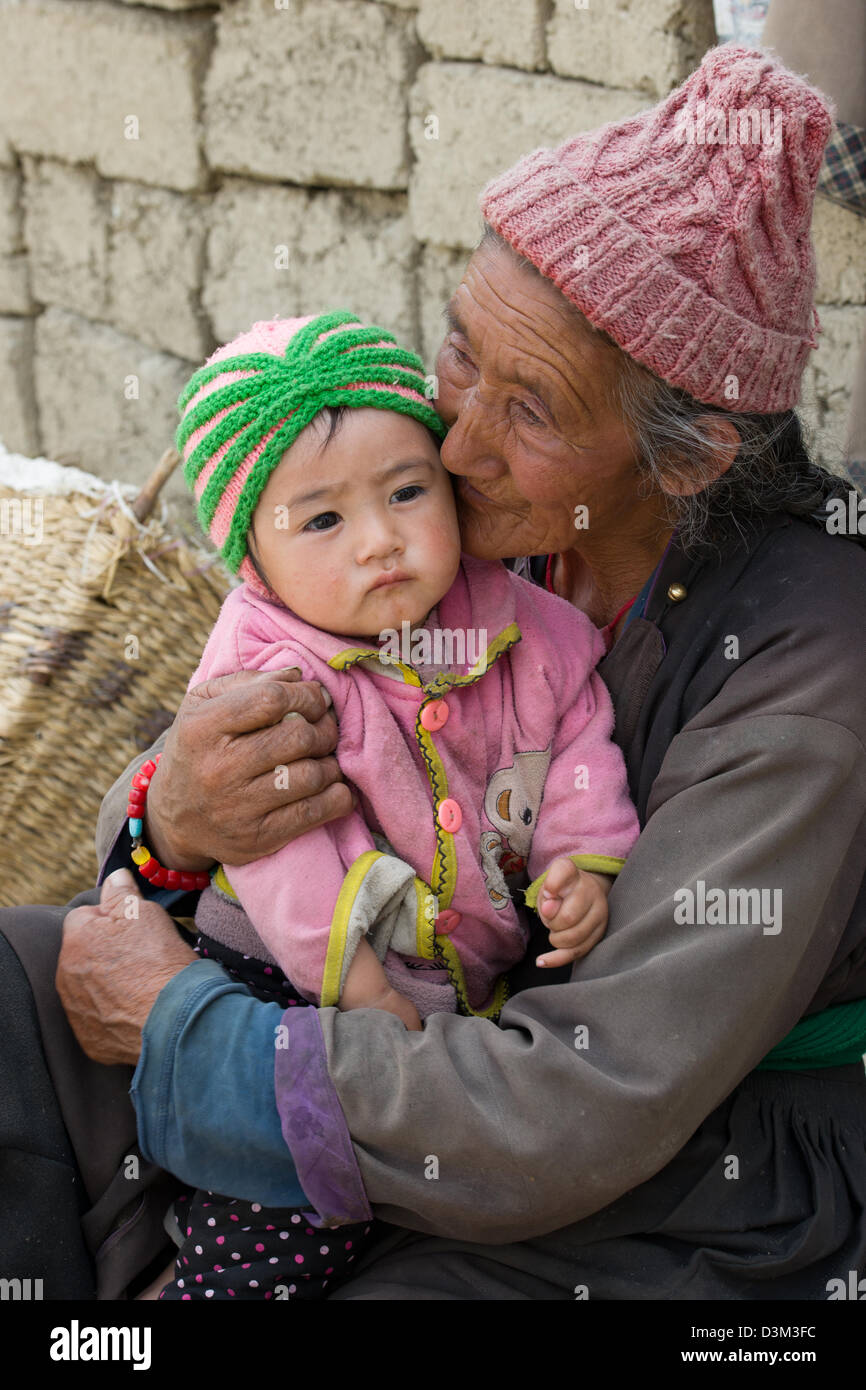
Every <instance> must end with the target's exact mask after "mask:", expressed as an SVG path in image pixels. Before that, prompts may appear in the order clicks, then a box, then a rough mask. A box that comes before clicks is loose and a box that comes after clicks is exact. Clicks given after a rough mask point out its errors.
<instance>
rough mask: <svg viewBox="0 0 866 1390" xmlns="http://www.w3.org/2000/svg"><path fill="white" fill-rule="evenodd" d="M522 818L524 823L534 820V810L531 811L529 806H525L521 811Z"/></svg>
mask: <svg viewBox="0 0 866 1390" xmlns="http://www.w3.org/2000/svg"><path fill="white" fill-rule="evenodd" d="M520 819H521V820H522V821H523V824H524V825H528V824H529V822H530V821H531V820H532V812H531V811H530V809H529V807H528V806H526V807H524V809H523V810H522V811H521V812H520Z"/></svg>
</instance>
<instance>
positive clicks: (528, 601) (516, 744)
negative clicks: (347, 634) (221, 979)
mask: <svg viewBox="0 0 866 1390" xmlns="http://www.w3.org/2000/svg"><path fill="white" fill-rule="evenodd" d="M423 633H424V634H426V636H422V637H420V638H419V637H418V635H417V634H418V629H415V632H414V641H415V648H414V651H412V650H411V649H410V650H409V651H407V650H406V649H405V646H403V649H402V650H401V649H400V645H401V644H400V643H398V640H397V638H398V636H400V637H401V639H402V642H403V643H405V642H406V641H407V640H410V634H409V633H408V629H407V631H406V633H405V635H402V634H400V635H398V634H395V635H394V636H393V637H392V638H391V640H390V641H388V640H387V639H386V640H385V642H384V643H383V644H382V646H381V647H379V646H377V645H376V644H370V643H368V642H365V641H363V640H359V639H356V638H343V637H339V636H334V635H333V634H331V633H327V632H323V631H322V630H321V629H319V628H315V627H311V626H310V625H309V624H307V623H305V622H302V621H301V619H299V618H297V617H296V616H295V615H294V614H293V613H291V612H290V611H289V610H288V609H286V608H283V607H278V606H277V605H276V604H274V603H270V602H268V601H267V600H266V599H264V598H260V597H259V596H258V595H256V594H255V593H254V592H253V591H252V590H251V589H250V588H249V587H248V586H246V585H244V586H242V587H241V588H237V589H234V590H233V591H232V592H231V593H230V594H229V596H228V597H227V598H226V600H225V602H224V604H223V607H222V610H221V612H220V615H219V618H218V620H217V622H216V624H215V626H214V629H213V631H212V633H211V635H210V638H209V639H208V642H207V645H206V647H205V650H204V653H203V655H202V659H201V662H200V664H199V667H198V669H197V670H196V672H195V674H194V675H193V677H192V680H191V681H190V687H192V686H193V685H196V684H198V683H199V682H200V681H203V680H207V679H209V678H210V677H214V676H220V675H223V674H225V673H227V672H230V671H236V670H238V669H245V670H260V671H265V670H278V669H281V668H284V667H288V666H298V667H300V669H301V671H302V673H303V675H304V677H305V678H306V679H308V680H318V681H320V682H321V683H322V685H323V686H325V687H326V689H327V690H328V691H329V692H330V695H331V697H332V699H333V705H334V711H335V714H336V716H337V719H338V723H339V745H338V748H337V757H338V759H339V763H340V767H341V769H342V772H343V775H344V776H345V778H346V779H347V781H348V782H350V783H351V784H353V785H354V787H355V789H356V791H357V792H358V795H359V798H360V809H359V811H357V812H355V813H353V814H352V815H349V816H345V817H343V819H341V820H338V821H333V822H331V823H330V824H328V825H326V826H323V827H321V828H320V829H317V830H312V831H309V832H308V833H307V834H306V835H304V836H302V837H301V838H300V839H298V840H295V841H293V842H292V843H291V844H288V845H286V846H285V847H284V848H283V849H281V850H278V851H277V852H276V853H275V854H271V855H269V856H268V857H267V858H264V859H259V860H256V861H255V862H253V863H250V864H245V865H242V866H231V865H225V866H220V869H219V870H218V871H216V873H215V875H214V876H213V879H212V887H211V889H208V890H206V891H205V893H204V894H203V895H202V900H201V905H200V908H199V915H197V918H196V921H197V924H198V925H199V928H200V930H202V931H204V932H206V933H207V934H209V935H217V934H218V929H219V928H218V921H219V911H217V912H216V913H213V912H212V911H210V910H209V907H208V900H209V898H210V903H211V907H212V906H214V903H213V897H212V894H216V895H218V896H219V898H221V899H223V901H224V902H232V903H233V904H234V905H235V906H236V907H237V906H238V905H239V906H240V908H242V909H243V911H244V912H245V913H246V916H247V918H248V919H249V921H250V922H251V923H252V926H253V928H254V930H255V934H256V936H257V938H258V939H259V940H260V941H261V943H263V948H264V949H263V950H261V951H260V952H258V954H259V955H260V957H261V958H263V959H265V960H273V961H276V962H278V963H279V965H280V966H281V967H282V968H283V970H284V971H285V973H286V975H287V976H288V978H289V979H290V980H291V981H292V983H293V984H294V985H295V987H296V988H297V989H298V990H299V991H300V992H301V993H302V994H303V995H304V997H306V998H308V999H310V1000H311V1001H312V1002H314V1003H317V1004H319V1003H321V1004H324V1005H328V1004H336V1002H337V1000H338V998H339V994H340V990H341V988H342V985H343V983H344V982H345V977H346V973H347V971H348V967H349V964H350V963H351V959H352V956H353V954H354V951H355V949H356V947H357V943H358V941H359V940H360V937H361V935H364V934H366V935H367V938H368V940H369V941H370V942H371V944H372V946H373V948H374V950H375V951H376V953H377V955H378V956H379V958H380V959H381V960H385V959H386V958H387V960H388V961H391V962H393V960H394V958H395V953H396V954H397V955H398V956H399V957H400V958H402V959H403V960H404V961H408V963H409V964H410V965H414V966H415V967H423V966H425V965H426V966H428V967H433V968H435V967H441V968H442V970H443V971H447V977H446V976H444V975H443V976H442V978H443V979H445V980H446V983H447V979H450V983H451V986H452V987H453V992H454V993H456V1001H457V1006H458V1007H460V1008H461V1009H463V1010H464V1011H469V1012H477V1013H487V1014H492V1015H495V1014H497V1013H498V1011H499V1008H501V1005H502V1002H503V1000H504V992H503V986H502V982H501V977H502V976H503V974H504V972H506V971H507V970H509V969H510V968H511V967H512V966H513V965H515V964H516V963H517V961H519V960H520V959H521V957H522V956H523V954H524V952H525V949H526V945H527V921H526V916H525V913H524V912H523V911H522V910H520V909H519V908H518V905H517V903H516V902H515V900H514V898H513V896H512V891H511V890H512V889H513V887H514V886H515V883H516V882H518V881H522V882H523V883H524V884H525V883H526V882H527V876H528V880H529V882H530V887H529V889H528V891H527V892H526V902H527V903H528V904H529V905H530V906H534V905H535V902H536V900H537V894H538V889H539V887H540V883H541V880H542V877H543V875H544V873H545V872H546V870H547V869H548V868H549V867H550V864H551V862H552V860H554V859H555V858H557V857H558V856H559V855H567V856H570V857H572V858H573V859H574V860H575V862H576V863H577V864H578V866H580V867H583V868H586V869H590V870H594V871H597V872H601V873H611V874H616V873H618V871H619V869H620V868H621V866H622V864H623V862H624V859H625V856H626V855H627V854H628V852H629V850H630V849H631V847H632V845H633V844H634V842H635V840H636V839H637V836H638V834H639V825H638V820H637V816H636V813H635V810H634V807H633V806H632V803H631V801H630V800H629V796H628V789H627V782H626V773H625V766H624V762H623V758H622V755H621V753H620V750H619V748H618V747H617V746H616V744H614V743H613V742H612V741H611V733H612V729H613V708H612V705H611V700H610V697H609V695H608V692H607V689H606V687H605V685H604V682H603V681H602V680H601V678H600V676H598V675H597V674H596V672H595V666H596V663H597V662H598V661H599V660H600V658H601V657H602V656H603V655H604V641H603V639H602V636H601V633H600V632H599V631H598V629H597V628H596V627H595V626H594V625H593V624H592V623H591V622H590V620H589V619H588V618H587V617H586V616H585V614H583V613H581V612H579V611H578V610H577V609H575V608H572V607H571V605H569V604H568V603H566V602H564V601H563V600H562V599H559V598H556V597H554V596H553V595H551V594H548V593H546V592H545V591H544V590H542V589H540V588H538V587H536V586H535V585H533V584H530V583H528V582H527V581H526V580H523V579H521V578H519V577H517V576H516V575H514V574H512V573H511V572H510V571H509V570H508V569H506V567H505V566H504V565H501V564H496V563H491V562H487V561H481V560H477V559H473V558H472V557H470V556H465V555H464V556H463V558H462V562H461V567H460V570H459V572H458V575H457V578H456V580H455V582H454V584H453V585H452V587H451V589H450V590H449V591H448V593H447V594H446V595H445V597H444V598H443V599H442V600H441V602H440V603H439V604H438V605H437V608H436V610H434V613H433V614H431V615H429V617H428V619H427V622H426V624H425V626H424V629H423ZM437 640H438V641H439V643H440V649H439V650H437V649H436V645H435V644H436V642H437ZM425 642H426V643H427V649H426V650H425V649H423V648H424V643H425ZM461 644H465V658H466V659H465V660H464V659H462V658H463V656H464V651H463V650H461ZM407 656H408V657H410V659H409V660H406V659H405V658H406V657H407ZM413 656H414V658H415V659H414V662H413V660H412V659H411V658H412V657H413ZM476 657H477V660H476V659H475V658H476ZM424 658H426V661H425V660H424ZM443 658H444V659H443ZM275 776H277V777H278V776H280V770H279V769H276V770H275ZM374 835H375V838H374ZM214 923H217V926H216V927H215V926H214V925H213V924H214ZM248 953H249V954H254V952H253V951H252V950H250V951H249V952H248ZM407 978H408V977H407ZM398 987H399V986H398ZM407 992H409V993H410V994H411V991H407ZM450 997H451V999H452V1001H453V993H452V994H451V996H450ZM435 1007H437V1006H431V1007H428V1008H426V1009H424V1008H423V1007H422V1008H420V1009H419V1011H420V1012H421V1013H422V1015H423V1014H424V1013H426V1012H432V1011H433V1009H434V1008H435ZM438 1007H440V1008H441V1007H443V1006H442V1005H441V1004H440V1005H439V1006H438ZM445 1007H450V1008H453V1007H454V1003H453V1002H452V1003H451V1004H450V1005H446V1006H445Z"/></svg>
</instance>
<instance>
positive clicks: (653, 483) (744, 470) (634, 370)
mask: <svg viewBox="0 0 866 1390" xmlns="http://www.w3.org/2000/svg"><path fill="white" fill-rule="evenodd" d="M484 244H493V245H495V246H499V247H505V248H507V250H508V251H509V252H510V253H511V255H512V256H513V257H514V258H515V259H516V260H517V262H518V263H519V264H520V265H521V266H523V267H526V268H528V269H529V270H531V271H533V272H534V273H535V274H536V275H537V276H539V277H540V278H541V279H545V278H546V277H544V276H543V275H542V274H541V271H539V270H538V268H537V267H536V266H534V265H533V264H532V262H531V261H528V260H527V259H526V258H525V257H523V256H521V255H520V254H519V253H518V252H516V251H515V250H514V248H513V247H511V246H510V245H509V243H508V242H506V241H505V240H504V239H503V238H502V237H501V236H500V235H499V234H498V233H497V232H496V231H494V230H493V228H492V227H489V226H486V227H485V231H484V236H483V238H482V241H481V245H484ZM547 283H548V284H550V283H551V282H550V281H547ZM563 298H564V296H563ZM565 303H566V304H567V305H568V308H569V311H570V312H571V313H573V314H574V316H575V317H576V319H577V320H579V321H580V323H581V326H582V327H583V328H584V329H585V330H587V331H589V332H590V333H591V334H593V335H594V336H595V337H597V338H599V339H601V340H602V341H603V342H604V343H605V344H606V345H607V346H608V347H609V348H610V349H611V351H612V352H613V354H614V356H615V359H616V368H617V370H616V371H615V373H614V380H613V386H612V388H611V391H610V393H609V404H610V405H612V406H613V408H614V409H615V410H617V411H618V413H619V414H620V416H621V417H622V420H623V422H624V424H625V427H626V429H627V430H628V433H629V435H630V437H631V440H632V443H633V445H634V451H635V458H636V462H637V467H638V470H639V472H640V474H641V475H642V479H643V484H642V487H643V490H644V495H645V496H647V497H649V496H654V497H656V498H657V499H658V502H659V505H660V507H661V508H662V511H663V515H664V517H665V519H666V520H667V521H668V523H669V524H670V525H671V526H676V527H677V529H678V539H679V543H680V545H681V546H682V547H683V549H684V550H686V551H687V552H689V553H692V554H694V553H697V552H700V551H707V550H710V551H716V552H718V553H719V554H721V552H722V551H723V550H725V549H727V548H728V547H729V546H730V545H731V544H732V543H734V542H736V541H737V540H738V539H743V540H744V539H746V537H747V536H748V534H749V532H750V531H752V530H753V529H754V528H756V527H757V526H759V525H760V521H761V518H762V517H763V516H766V515H768V514H769V513H771V512H776V511H786V512H790V513H793V514H794V515H796V516H814V515H815V513H820V512H822V511H823V510H824V508H825V507H826V504H827V502H828V500H829V499H830V498H833V497H843V498H844V497H847V494H848V491H849V490H850V489H851V487H852V484H851V483H850V482H849V481H848V480H847V479H845V478H841V477H838V476H837V475H835V474H833V473H830V472H829V471H828V470H827V469H826V468H823V467H821V466H820V465H819V464H816V463H813V462H812V461H811V459H810V458H809V455H808V450H807V448H806V444H805V441H804V438H803V430H802V426H801V424H800V419H799V417H798V415H797V412H796V411H795V410H785V411H781V412H779V413H777V414H771V415H760V414H744V413H742V412H740V411H734V410H725V409H724V408H722V407H719V406H716V405H707V404H706V402H704V401H697V400H695V399H694V397H692V396H690V395H688V394H687V393H686V392H685V391H681V390H679V389H678V388H677V387H675V386H670V385H669V384H668V383H667V382H666V381H662V380H661V378H660V377H657V376H656V375H655V374H654V373H653V372H651V371H650V370H649V369H648V368H646V367H643V366H642V365H641V364H640V363H639V362H636V361H635V359H634V358H632V357H629V355H628V354H627V353H626V352H624V351H623V349H622V348H621V347H620V346H619V344H618V343H616V342H615V341H614V339H613V338H611V337H610V335H609V334H607V333H605V332H604V331H602V330H600V329H597V328H595V327H594V326H593V325H592V324H591V323H590V322H589V320H588V319H587V318H586V317H585V316H584V315H583V314H581V312H580V310H579V309H578V308H577V306H576V305H574V304H572V303H571V301H570V300H567V299H566V300H565ZM720 421H726V422H728V423H729V424H730V425H732V426H733V427H734V429H735V430H736V432H737V434H738V435H739V438H740V446H739V448H738V450H737V454H736V457H735V458H734V461H733V463H732V464H731V465H730V467H729V468H728V469H727V471H726V472H725V473H723V474H722V475H721V476H720V477H717V476H716V474H717V472H718V467H717V462H716V458H717V454H718V450H719V447H720V446H719V437H718V428H717V426H718V422H720ZM677 481H680V482H685V483H687V484H688V486H689V487H690V488H691V487H693V486H694V484H695V482H697V483H699V484H700V486H699V488H698V490H697V491H695V492H690V493H688V494H687V495H685V496H676V495H673V494H672V492H671V491H670V488H671V484H672V483H676V482H677Z"/></svg>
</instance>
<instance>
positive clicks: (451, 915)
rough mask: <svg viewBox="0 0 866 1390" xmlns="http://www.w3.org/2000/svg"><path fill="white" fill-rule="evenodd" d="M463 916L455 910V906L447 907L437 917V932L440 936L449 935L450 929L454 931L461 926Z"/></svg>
mask: <svg viewBox="0 0 866 1390" xmlns="http://www.w3.org/2000/svg"><path fill="white" fill-rule="evenodd" d="M462 920H463V916H462V914H461V913H459V912H455V911H454V909H453V908H451V907H446V909H445V911H444V912H440V913H439V916H438V917H437V918H436V933H437V935H438V936H447V935H448V933H449V932H450V931H454V929H455V928H456V927H459V926H460V923H461V922H462Z"/></svg>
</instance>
